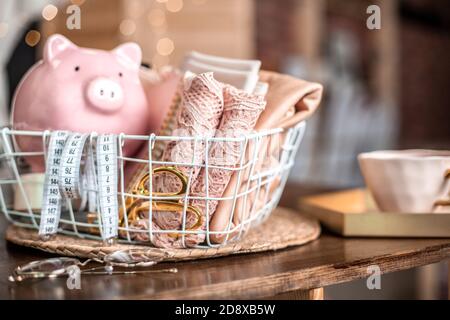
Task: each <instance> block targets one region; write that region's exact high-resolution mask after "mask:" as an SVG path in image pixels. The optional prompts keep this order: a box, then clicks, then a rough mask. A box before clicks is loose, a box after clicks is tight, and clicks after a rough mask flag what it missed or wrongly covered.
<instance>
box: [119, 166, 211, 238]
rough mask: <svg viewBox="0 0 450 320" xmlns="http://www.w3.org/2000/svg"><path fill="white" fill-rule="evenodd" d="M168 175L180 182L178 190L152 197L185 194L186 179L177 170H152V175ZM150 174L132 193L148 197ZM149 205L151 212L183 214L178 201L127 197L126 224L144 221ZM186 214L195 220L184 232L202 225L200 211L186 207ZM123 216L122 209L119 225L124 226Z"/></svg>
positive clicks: (181, 204)
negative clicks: (192, 215) (191, 215)
mask: <svg viewBox="0 0 450 320" xmlns="http://www.w3.org/2000/svg"><path fill="white" fill-rule="evenodd" d="M161 173H169V174H172V175H174V176H175V177H176V178H177V179H178V180H179V181H180V189H179V190H178V191H176V192H152V196H157V197H174V196H182V195H185V194H186V191H187V186H188V178H187V177H186V175H185V174H184V173H183V172H181V171H180V170H179V169H177V168H176V167H173V166H162V167H157V168H154V169H153V170H152V174H154V175H156V174H161ZM149 180H150V174H149V173H147V174H145V175H144V176H143V177H142V178H141V179H140V180H139V181H138V182H137V183H136V185H135V186H134V188H133V189H132V193H133V194H135V195H140V196H150V191H149V188H148V186H149V185H150V183H151V182H150V181H149ZM150 203H151V206H152V210H154V211H169V212H183V211H184V207H185V206H184V204H183V203H181V202H179V199H173V200H172V199H171V200H152V201H149V200H147V199H142V198H137V197H132V196H129V197H127V198H126V199H125V209H126V212H127V219H128V223H130V222H131V223H132V222H133V221H137V220H140V219H145V214H146V213H148V212H149V209H150ZM186 213H190V214H194V216H195V218H196V220H195V223H194V224H193V225H192V226H189V228H186V230H194V229H197V228H199V227H200V226H201V225H202V224H203V218H202V214H201V212H200V210H198V209H197V208H195V207H193V206H189V205H187V206H186ZM124 217H125V215H124V213H123V208H121V209H120V213H119V225H120V226H121V227H123V226H124V224H125V223H124V222H125V219H124ZM169 236H172V237H177V235H176V234H175V235H174V234H169Z"/></svg>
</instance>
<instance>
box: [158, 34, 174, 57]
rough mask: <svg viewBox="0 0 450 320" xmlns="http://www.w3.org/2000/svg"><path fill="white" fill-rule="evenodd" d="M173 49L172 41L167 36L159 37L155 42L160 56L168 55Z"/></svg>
mask: <svg viewBox="0 0 450 320" xmlns="http://www.w3.org/2000/svg"><path fill="white" fill-rule="evenodd" d="M174 49H175V46H174V44H173V41H172V40H171V39H169V38H161V39H159V40H158V42H157V43H156V51H157V52H158V54H160V55H162V56H168V55H170V54H171V53H172V52H173V50H174Z"/></svg>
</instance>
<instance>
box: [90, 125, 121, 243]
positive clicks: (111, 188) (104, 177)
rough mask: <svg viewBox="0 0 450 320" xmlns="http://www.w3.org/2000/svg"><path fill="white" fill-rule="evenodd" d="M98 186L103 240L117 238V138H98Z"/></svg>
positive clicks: (108, 135) (111, 136) (109, 135)
mask: <svg viewBox="0 0 450 320" xmlns="http://www.w3.org/2000/svg"><path fill="white" fill-rule="evenodd" d="M96 150H97V186H98V201H99V206H98V207H99V211H100V217H101V221H102V231H103V233H102V236H103V239H109V238H113V237H116V236H117V227H118V207H119V204H118V200H117V182H118V173H117V169H118V168H117V167H118V166H117V136H116V135H113V134H102V135H100V136H99V137H98V138H97V148H96Z"/></svg>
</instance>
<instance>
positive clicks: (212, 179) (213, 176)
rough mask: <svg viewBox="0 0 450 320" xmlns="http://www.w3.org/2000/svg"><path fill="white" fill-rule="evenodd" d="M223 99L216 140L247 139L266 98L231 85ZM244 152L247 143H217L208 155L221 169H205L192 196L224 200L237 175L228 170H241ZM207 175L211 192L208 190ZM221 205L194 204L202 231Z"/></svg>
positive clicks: (202, 201)
mask: <svg viewBox="0 0 450 320" xmlns="http://www.w3.org/2000/svg"><path fill="white" fill-rule="evenodd" d="M223 95H224V110H223V116H222V119H221V121H220V124H219V127H218V129H217V132H216V135H215V137H216V138H238V137H245V136H247V135H248V134H249V133H251V132H252V130H253V128H254V127H255V125H256V121H257V120H258V117H259V115H260V114H261V112H262V111H263V110H264V107H265V105H266V102H265V101H264V98H263V97H262V96H259V95H254V94H249V93H246V92H244V91H242V90H238V89H236V88H234V87H232V86H228V85H226V86H224V89H223ZM245 148H246V145H245V143H243V142H239V141H226V142H223V141H216V142H214V143H212V145H211V148H210V150H209V155H208V164H209V165H210V166H216V167H219V168H208V169H206V168H203V169H202V170H201V172H200V174H199V176H198V178H197V179H196V180H195V181H194V183H193V185H192V188H191V193H192V195H193V196H197V197H206V196H208V197H213V198H220V197H222V195H223V193H224V191H225V189H226V187H227V185H228V183H229V181H230V178H231V176H232V175H233V173H234V171H233V170H228V169H235V168H237V169H238V170H240V169H239V168H238V166H239V164H240V163H239V162H240V159H241V157H243V155H244V153H245ZM244 158H245V157H244ZM207 175H208V188H207V187H206V179H207ZM207 189H208V192H207ZM207 203H208V204H207ZM218 203H219V200H209V201H205V200H201V199H194V200H191V202H190V205H192V206H194V207H196V208H198V209H200V211H201V212H202V214H203V216H204V217H205V218H204V219H203V225H202V229H203V230H204V229H205V228H206V221H207V220H209V219H210V217H211V216H212V215H213V214H214V212H215V210H216V207H217V205H218ZM204 236H205V235H204V234H202V235H201V237H196V239H197V240H198V241H199V242H203V241H204V238H205V237H204ZM192 242H194V241H192Z"/></svg>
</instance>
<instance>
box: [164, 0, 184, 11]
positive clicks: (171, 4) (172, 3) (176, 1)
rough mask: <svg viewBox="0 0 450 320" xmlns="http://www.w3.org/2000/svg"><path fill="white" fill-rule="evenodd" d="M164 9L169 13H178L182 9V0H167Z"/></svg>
mask: <svg viewBox="0 0 450 320" xmlns="http://www.w3.org/2000/svg"><path fill="white" fill-rule="evenodd" d="M166 9H167V11H170V12H178V11H180V10H181V9H183V0H167V2H166Z"/></svg>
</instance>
